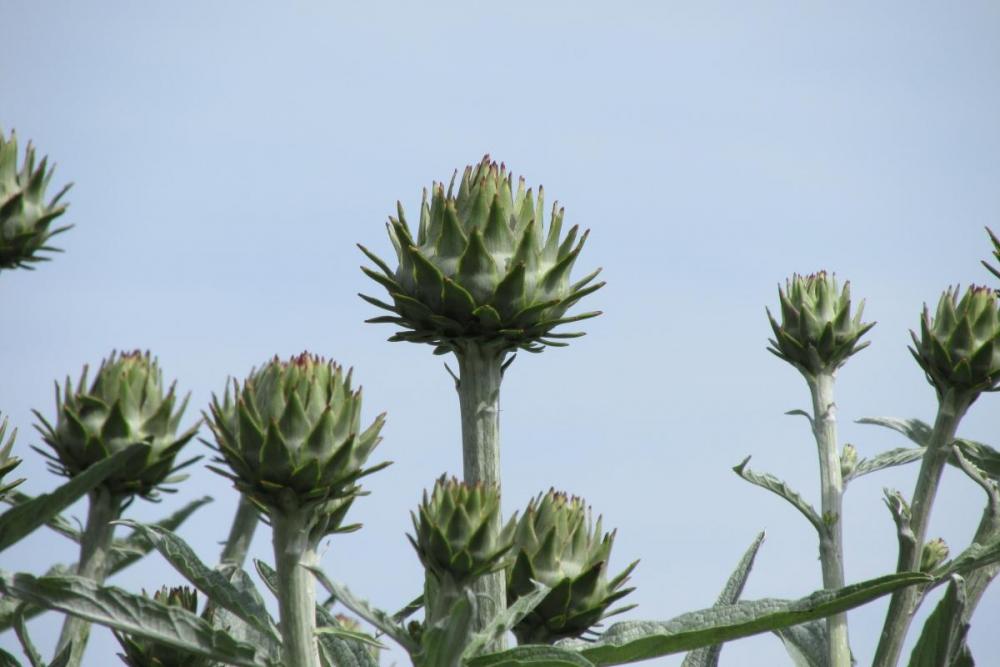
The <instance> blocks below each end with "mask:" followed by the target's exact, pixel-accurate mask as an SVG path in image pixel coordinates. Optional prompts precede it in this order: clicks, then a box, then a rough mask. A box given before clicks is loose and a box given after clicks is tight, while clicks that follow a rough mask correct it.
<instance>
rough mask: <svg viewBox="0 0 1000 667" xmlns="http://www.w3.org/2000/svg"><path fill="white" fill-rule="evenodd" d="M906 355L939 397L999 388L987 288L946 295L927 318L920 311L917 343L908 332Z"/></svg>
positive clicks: (998, 321) (998, 334)
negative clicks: (916, 365) (909, 353)
mask: <svg viewBox="0 0 1000 667" xmlns="http://www.w3.org/2000/svg"><path fill="white" fill-rule="evenodd" d="M910 334H911V336H912V337H913V347H911V348H910V352H911V353H912V354H913V358H914V359H916V360H917V363H918V364H920V367H921V368H922V369H924V373H925V374H926V375H927V381H928V382H930V383H931V384H932V385H933V386H934V389H935V391H937V393H938V395H939V396H943V395H944V394H947V393H948V391H949V390H953V391H957V392H961V393H966V394H969V395H971V397H972V399H973V400H974V399H975V397H976V396H978V395H979V393H980V392H983V391H992V390H994V389H996V388H997V387H998V385H1000V310H998V303H997V295H996V292H994V291H993V290H992V289H990V288H988V287H978V286H975V285H973V286H970V287H969V288H968V290H966V292H965V294H964V295H962V298H961V299H959V288H958V287H955V288H954V289H951V288H949V289H947V290H945V292H944V293H943V294H942V295H941V299H940V300H939V301H938V306H937V311H936V313H935V315H934V317H933V318H931V316H930V312H929V310H928V309H927V306H924V312H923V316H922V317H921V319H920V337H919V338H918V337H917V334H916V333H915V332H912V331H911V332H910Z"/></svg>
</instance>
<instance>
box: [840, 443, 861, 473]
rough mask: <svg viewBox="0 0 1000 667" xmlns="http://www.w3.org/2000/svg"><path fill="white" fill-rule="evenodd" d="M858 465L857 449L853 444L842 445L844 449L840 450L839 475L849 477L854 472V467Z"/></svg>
mask: <svg viewBox="0 0 1000 667" xmlns="http://www.w3.org/2000/svg"><path fill="white" fill-rule="evenodd" d="M857 467H858V450H857V448H855V446H854V445H851V444H846V445H844V450H843V451H842V452H840V476H841V478H843V479H850V477H851V475H853V474H854V469H855V468H857Z"/></svg>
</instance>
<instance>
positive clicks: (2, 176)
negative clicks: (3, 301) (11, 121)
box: [0, 129, 71, 271]
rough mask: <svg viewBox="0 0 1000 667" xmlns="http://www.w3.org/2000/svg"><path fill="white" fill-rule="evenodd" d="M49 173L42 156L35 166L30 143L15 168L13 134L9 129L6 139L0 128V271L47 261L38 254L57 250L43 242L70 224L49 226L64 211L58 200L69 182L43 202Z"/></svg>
mask: <svg viewBox="0 0 1000 667" xmlns="http://www.w3.org/2000/svg"><path fill="white" fill-rule="evenodd" d="M52 172H53V170H52V169H50V168H49V167H48V158H46V157H43V158H42V161H41V162H40V163H39V164H38V167H37V168H36V167H35V149H34V148H33V147H32V146H31V144H30V143H29V144H28V147H27V149H26V150H25V152H24V163H23V164H22V165H21V168H20V169H18V166H17V136H16V135H15V134H14V133H13V132H11V134H10V137H9V138H4V133H3V130H2V129H0V271H2V270H3V269H16V268H18V267H23V268H26V269H31V268H33V267H32V264H35V263H37V262H44V261H47V260H48V258H47V257H44V256H43V255H41V253H43V252H59V249H58V248H52V247H50V246H48V245H47V243H48V241H49V239H50V238H52V237H53V236H55V235H56V234H59V233H61V232H64V231H66V230H67V229H69V228H70V226H71V225H67V226H65V227H58V228H56V229H51V226H52V222H53V221H54V220H55V219H56V218H58V217H59V216H61V215H62V214H63V213H65V212H66V204H60V203H59V200H60V199H62V197H63V195H64V194H66V191H67V190H69V188H70V185H66V186H64V187H63V188H62V190H60V191H59V192H58V193H56V195H55V196H54V197H53V198H52V199H50V200H49V201H48V202H46V201H45V190H46V188H47V187H48V185H49V181H51V180H52Z"/></svg>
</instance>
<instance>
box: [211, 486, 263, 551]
mask: <svg viewBox="0 0 1000 667" xmlns="http://www.w3.org/2000/svg"><path fill="white" fill-rule="evenodd" d="M258 522H259V517H258V515H257V507H256V505H254V504H253V503H252V502H250V500H248V499H247V498H246V496H240V504H239V507H237V508H236V515H235V516H234V517H233V525H232V526H231V527H230V528H229V537H228V538H227V539H226V545H225V546H224V547H223V548H222V555H221V556H220V557H219V561H220V562H221V563H222V564H224V565H230V566H233V567H236V568H241V567H243V562H244V561H245V560H246V558H247V550H249V549H250V542H252V541H253V534H254V531H256V530H257V523H258Z"/></svg>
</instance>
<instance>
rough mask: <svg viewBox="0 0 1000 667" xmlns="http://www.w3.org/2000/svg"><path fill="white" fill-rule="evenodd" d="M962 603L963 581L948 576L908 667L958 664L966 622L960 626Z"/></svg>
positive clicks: (963, 647)
mask: <svg viewBox="0 0 1000 667" xmlns="http://www.w3.org/2000/svg"><path fill="white" fill-rule="evenodd" d="M966 602H967V598H966V594H965V580H964V579H962V577H960V576H958V575H952V576H951V577H950V578H949V583H948V590H946V591H945V594H944V597H943V598H941V601H940V602H938V605H937V607H935V608H934V611H932V612H931V615H930V616H928V617H927V621H926V622H925V623H924V629H923V630H922V631H921V632H920V638H919V639H917V643H916V645H915V646H914V647H913V653H911V654H910V662H909V667H952V665H954V664H955V663H956V662H957V661H958V659H959V658H960V657H961V656H962V654H963V649H965V648H966V647H965V636H966V634H967V633H968V631H969V625H968V623H962V612H963V611H964V610H965V604H966Z"/></svg>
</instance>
